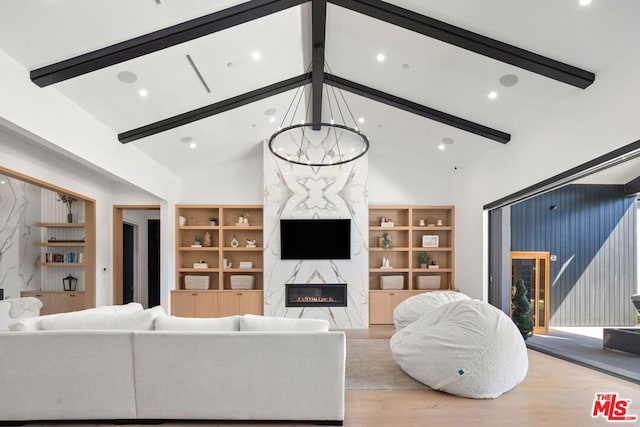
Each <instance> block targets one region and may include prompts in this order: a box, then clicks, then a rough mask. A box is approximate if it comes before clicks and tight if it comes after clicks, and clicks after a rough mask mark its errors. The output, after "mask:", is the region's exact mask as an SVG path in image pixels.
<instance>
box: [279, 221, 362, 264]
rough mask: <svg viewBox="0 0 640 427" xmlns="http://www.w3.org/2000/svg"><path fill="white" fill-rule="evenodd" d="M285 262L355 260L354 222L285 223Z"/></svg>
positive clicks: (282, 248)
mask: <svg viewBox="0 0 640 427" xmlns="http://www.w3.org/2000/svg"><path fill="white" fill-rule="evenodd" d="M280 258H281V259H351V220H350V219H281V220H280Z"/></svg>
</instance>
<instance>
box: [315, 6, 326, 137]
mask: <svg viewBox="0 0 640 427" xmlns="http://www.w3.org/2000/svg"><path fill="white" fill-rule="evenodd" d="M326 28H327V0H313V1H312V2H311V42H312V52H313V57H312V67H311V94H312V95H311V96H312V102H313V103H312V111H313V113H312V121H311V128H312V129H313V130H320V123H321V122H322V87H323V81H324V45H325V37H326Z"/></svg>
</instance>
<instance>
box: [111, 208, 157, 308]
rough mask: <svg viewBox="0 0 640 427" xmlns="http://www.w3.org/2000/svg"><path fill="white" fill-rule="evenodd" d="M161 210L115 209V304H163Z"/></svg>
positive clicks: (146, 306)
mask: <svg viewBox="0 0 640 427" xmlns="http://www.w3.org/2000/svg"><path fill="white" fill-rule="evenodd" d="M159 217H160V206H155V205H151V206H149V205H118V206H114V208H113V265H114V268H113V303H114V304H127V303H129V302H138V303H140V304H142V306H143V307H145V308H148V307H154V306H156V305H159V304H160V219H159Z"/></svg>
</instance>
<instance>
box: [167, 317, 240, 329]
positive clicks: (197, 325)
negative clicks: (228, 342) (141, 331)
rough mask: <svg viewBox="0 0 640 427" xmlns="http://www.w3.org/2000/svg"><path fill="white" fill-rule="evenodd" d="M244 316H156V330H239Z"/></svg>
mask: <svg viewBox="0 0 640 427" xmlns="http://www.w3.org/2000/svg"><path fill="white" fill-rule="evenodd" d="M241 317H242V316H237V315H236V316H229V317H217V318H195V317H176V316H160V317H156V323H155V326H156V331H239V330H240V318H241Z"/></svg>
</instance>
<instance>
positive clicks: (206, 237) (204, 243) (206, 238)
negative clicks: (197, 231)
mask: <svg viewBox="0 0 640 427" xmlns="http://www.w3.org/2000/svg"><path fill="white" fill-rule="evenodd" d="M202 246H204V247H206V248H210V247H211V246H213V238H212V237H211V233H209V232H208V231H207V232H206V233H204V240H203V241H202Z"/></svg>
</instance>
